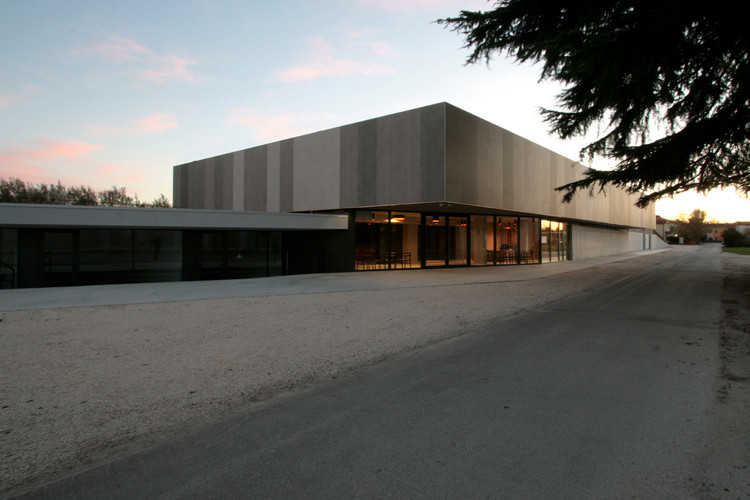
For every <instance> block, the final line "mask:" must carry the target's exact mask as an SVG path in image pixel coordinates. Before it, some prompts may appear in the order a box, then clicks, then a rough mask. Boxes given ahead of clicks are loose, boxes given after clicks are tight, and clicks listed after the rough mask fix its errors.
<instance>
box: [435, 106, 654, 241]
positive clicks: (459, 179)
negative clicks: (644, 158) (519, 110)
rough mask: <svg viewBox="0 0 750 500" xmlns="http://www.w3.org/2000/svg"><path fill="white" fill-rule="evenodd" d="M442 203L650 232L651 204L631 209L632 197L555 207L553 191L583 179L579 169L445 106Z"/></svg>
mask: <svg viewBox="0 0 750 500" xmlns="http://www.w3.org/2000/svg"><path fill="white" fill-rule="evenodd" d="M445 106H446V123H447V131H446V151H447V152H446V191H447V199H448V200H450V201H455V202H457V203H463V204H467V205H475V206H486V207H499V208H502V209H503V210H509V211H514V212H518V213H527V214H533V215H539V216H542V217H549V218H564V219H573V220H582V221H591V222H600V223H604V224H614V225H621V226H630V227H646V228H653V227H654V224H655V214H654V207H653V205H652V206H650V207H649V208H646V209H639V208H637V207H635V205H634V204H635V202H636V199H637V196H635V195H632V194H629V193H627V192H626V191H624V190H622V189H614V188H610V189H608V190H607V191H606V194H604V193H596V194H595V195H594V196H589V194H588V193H587V192H582V193H578V194H577V195H576V196H575V197H574V198H573V201H572V202H571V203H561V200H562V196H563V194H562V193H561V192H559V191H555V188H556V187H559V186H562V185H564V184H567V183H570V182H573V181H575V180H577V179H581V178H583V173H584V171H585V167H584V166H583V165H581V164H579V163H576V162H574V161H572V160H569V159H567V158H565V157H563V156H561V155H559V154H557V153H554V152H552V151H550V150H548V149H546V148H543V147H542V146H539V145H537V144H534V143H533V142H531V141H529V140H526V139H524V138H523V137H520V136H518V135H516V134H513V133H511V132H508V131H507V130H505V129H502V128H500V127H498V126H497V125H494V124H492V123H490V122H488V121H485V120H482V119H481V118H478V117H476V116H474V115H472V114H470V113H467V112H466V111H463V110H461V109H459V108H456V107H454V106H451V105H450V104H446V105H445Z"/></svg>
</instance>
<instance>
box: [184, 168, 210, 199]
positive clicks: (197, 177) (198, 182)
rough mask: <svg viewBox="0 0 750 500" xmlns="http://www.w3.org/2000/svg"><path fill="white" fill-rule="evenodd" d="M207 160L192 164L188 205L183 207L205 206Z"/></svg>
mask: <svg viewBox="0 0 750 500" xmlns="http://www.w3.org/2000/svg"><path fill="white" fill-rule="evenodd" d="M206 161H207V160H200V161H196V162H193V163H191V164H190V166H189V167H190V177H189V180H190V183H189V184H188V196H187V200H188V205H187V206H185V207H183V208H205V207H206V206H205V205H204V203H205V193H206Z"/></svg>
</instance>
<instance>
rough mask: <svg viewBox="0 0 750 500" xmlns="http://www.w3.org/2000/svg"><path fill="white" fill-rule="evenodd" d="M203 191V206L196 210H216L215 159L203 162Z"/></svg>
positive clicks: (207, 159)
mask: <svg viewBox="0 0 750 500" xmlns="http://www.w3.org/2000/svg"><path fill="white" fill-rule="evenodd" d="M203 189H204V194H203V196H204V198H203V204H202V205H200V206H198V207H195V208H209V209H212V208H214V158H206V159H205V160H204V161H203ZM191 208H192V207H191Z"/></svg>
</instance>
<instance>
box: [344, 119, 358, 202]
mask: <svg viewBox="0 0 750 500" xmlns="http://www.w3.org/2000/svg"><path fill="white" fill-rule="evenodd" d="M359 128H360V126H359V125H358V124H357V125H347V126H345V127H341V139H340V140H341V143H340V145H339V158H340V160H341V172H340V179H339V200H340V203H341V206H342V207H356V206H358V205H359V203H358V200H357V181H358V175H359V174H358V173H359V166H358V162H359Z"/></svg>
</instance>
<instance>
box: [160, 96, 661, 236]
mask: <svg viewBox="0 0 750 500" xmlns="http://www.w3.org/2000/svg"><path fill="white" fill-rule="evenodd" d="M585 170H586V167H584V166H583V165H581V164H579V163H576V162H574V161H572V160H569V159H567V158H565V157H563V156H561V155H558V154H556V153H554V152H552V151H549V150H547V149H545V148H543V147H541V146H539V145H537V144H534V143H532V142H531V141H528V140H526V139H524V138H522V137H520V136H518V135H516V134H513V133H511V132H508V131H507V130H504V129H502V128H500V127H498V126H496V125H493V124H492V123H489V122H487V121H485V120H482V119H480V118H478V117H476V116H473V115H471V114H469V113H467V112H465V111H463V110H461V109H459V108H456V107H454V106H452V105H450V104H447V103H439V104H434V105H431V106H427V107H424V108H419V109H415V110H410V111H405V112H402V113H397V114H393V115H389V116H384V117H380V118H375V119H372V120H367V121H363V122H359V123H355V124H351V125H345V126H342V127H337V128H333V129H330V130H325V131H321V132H316V133H313V134H308V135H304V136H300V137H296V138H292V139H287V140H284V141H279V142H275V143H271V144H266V145H263V146H257V147H253V148H249V149H245V150H242V151H237V152H234V153H229V154H224V155H220V156H216V157H213V158H207V159H204V160H199V161H195V162H191V163H188V164H184V165H179V166H176V167H175V168H174V200H175V206H176V207H179V208H194V209H223V210H229V209H235V210H236V209H238V208H239V207H242V209H244V210H259V211H267V212H306V211H327V210H338V209H353V208H377V207H381V208H382V207H392V208H394V209H399V208H400V209H414V210H422V211H424V210H436V209H438V208H439V209H440V210H441V211H443V212H451V211H452V210H453V208H452V207H453V206H454V205H463V206H464V208H461V210H464V211H466V210H469V209H467V208H466V207H478V208H481V209H482V211H487V210H491V211H496V212H498V213H500V212H505V213H515V214H525V215H531V216H538V217H546V218H559V219H564V220H566V221H570V222H575V221H581V222H588V223H599V224H603V225H608V226H612V227H623V228H624V227H629V228H647V229H653V228H654V225H655V215H654V209H653V206H652V207H649V208H647V209H639V208H636V207H635V206H634V203H635V201H636V195H631V194H628V193H627V192H626V191H624V190H621V189H615V188H609V189H608V190H607V191H606V193H599V192H596V193H594V195H593V196H589V194H588V193H585V192H584V193H579V194H578V195H577V196H576V197H575V198H574V200H573V202H572V203H569V204H563V203H561V199H562V193H560V192H558V191H555V188H556V187H558V186H561V185H563V184H565V183H568V182H572V181H575V180H576V179H580V178H582V176H583V173H584V172H585Z"/></svg>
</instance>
